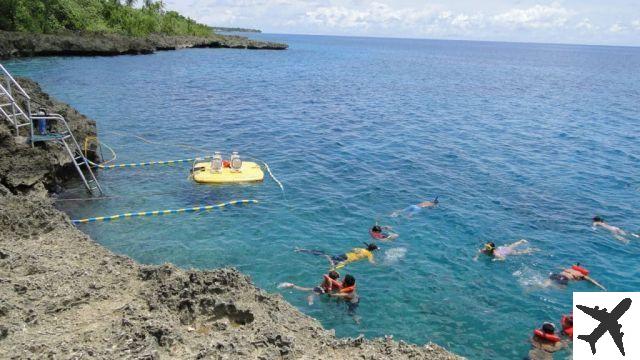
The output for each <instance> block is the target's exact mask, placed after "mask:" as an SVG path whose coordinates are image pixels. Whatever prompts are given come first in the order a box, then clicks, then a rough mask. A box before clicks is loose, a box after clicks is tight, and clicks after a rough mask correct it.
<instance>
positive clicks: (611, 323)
mask: <svg viewBox="0 0 640 360" xmlns="http://www.w3.org/2000/svg"><path fill="white" fill-rule="evenodd" d="M576 307H577V308H578V309H580V310H582V312H584V313H585V314H587V315H589V316H591V317H592V318H594V319H596V320H598V321H600V325H598V327H596V328H595V329H594V330H593V332H592V333H591V334H589V335H579V336H578V339H580V340H584V341H586V342H588V343H589V345H591V353H592V354H593V355H595V353H596V343H597V342H598V340H600V338H601V337H602V335H604V333H606V332H607V331H608V332H609V334H611V337H612V338H613V341H614V342H615V343H616V346H617V347H618V350H620V353H621V354H622V356H624V345H623V344H622V337H623V336H624V333H623V332H620V329H622V325H620V323H618V319H620V317H621V316H622V315H624V313H625V312H627V310H629V308H630V307H631V299H630V298H625V299H623V300H622V301H620V303H619V304H618V305H616V307H615V308H614V309H613V310H612V311H611V312H610V313H609V312H607V309H601V310H600V309H599V308H598V306H596V307H595V308H590V307H587V306H584V305H576Z"/></svg>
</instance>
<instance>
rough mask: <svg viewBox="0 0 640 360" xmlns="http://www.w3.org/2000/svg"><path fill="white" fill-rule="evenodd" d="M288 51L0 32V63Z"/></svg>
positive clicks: (230, 38) (209, 40) (204, 40)
mask: <svg viewBox="0 0 640 360" xmlns="http://www.w3.org/2000/svg"><path fill="white" fill-rule="evenodd" d="M288 47H289V46H288V45H287V44H284V43H276V42H271V41H259V40H252V39H249V38H246V37H244V36H236V35H218V34H214V35H211V36H207V37H199V36H168V35H159V34H154V35H149V36H145V37H131V36H124V35H116V34H95V33H64V34H37V33H24V32H12V31H0V59H9V58H18V57H30V56H55V55H61V56H114V55H142V54H152V53H154V52H156V51H163V50H177V49H184V48H229V49H249V50H286V49H287V48H288Z"/></svg>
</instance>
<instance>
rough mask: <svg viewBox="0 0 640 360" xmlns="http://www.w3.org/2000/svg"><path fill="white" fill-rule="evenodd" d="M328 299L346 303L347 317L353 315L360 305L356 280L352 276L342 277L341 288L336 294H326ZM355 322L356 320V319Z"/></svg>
mask: <svg viewBox="0 0 640 360" xmlns="http://www.w3.org/2000/svg"><path fill="white" fill-rule="evenodd" d="M327 295H328V296H329V297H335V298H338V299H342V300H344V301H345V302H346V303H347V312H348V313H349V315H355V311H356V309H357V308H358V305H359V304H360V297H359V296H358V293H357V292H356V278H354V277H353V276H352V275H350V274H347V275H346V276H345V277H344V282H343V283H342V288H341V289H340V290H338V291H337V292H332V293H328V294H327ZM356 322H358V320H357V319H356Z"/></svg>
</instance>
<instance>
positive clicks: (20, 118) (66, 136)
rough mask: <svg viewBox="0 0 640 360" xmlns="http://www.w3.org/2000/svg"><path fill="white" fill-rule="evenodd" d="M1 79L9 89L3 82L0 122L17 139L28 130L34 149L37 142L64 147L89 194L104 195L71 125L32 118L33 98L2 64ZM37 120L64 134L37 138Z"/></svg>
mask: <svg viewBox="0 0 640 360" xmlns="http://www.w3.org/2000/svg"><path fill="white" fill-rule="evenodd" d="M2 76H4V77H5V78H6V86H3V85H2V84H1V82H0V118H5V119H7V120H8V121H9V122H10V123H11V125H13V127H14V129H15V131H16V136H19V135H20V128H22V127H25V126H28V127H29V140H30V141H31V146H34V144H35V143H36V142H43V141H51V142H55V143H59V144H62V146H63V147H64V148H65V150H66V151H67V154H69V156H70V157H71V161H72V162H73V165H74V167H75V168H76V171H77V172H78V175H80V178H81V179H82V182H83V183H84V186H85V187H86V188H87V190H88V191H89V193H91V194H92V195H102V194H103V191H102V187H101V186H100V183H98V179H96V176H95V174H94V173H93V170H92V169H91V165H90V164H89V160H88V159H87V158H86V157H85V156H84V153H83V152H82V148H81V147H80V145H79V144H78V141H77V140H76V138H75V136H73V132H71V129H70V128H69V124H68V123H67V121H66V120H65V119H64V117H63V116H62V115H59V114H48V115H34V114H32V113H31V98H30V97H29V95H28V94H27V92H26V91H24V89H23V88H22V86H20V84H18V82H17V81H16V80H15V79H14V78H13V76H11V74H10V73H9V72H8V71H7V69H5V67H4V66H2V64H0V77H2ZM12 89H15V90H16V92H17V94H16V92H13V91H12ZM16 95H18V96H22V97H23V98H24V103H25V104H26V107H27V112H25V111H24V110H22V107H21V106H20V105H19V104H18V102H17V101H16V98H15V96H16ZM38 120H40V121H47V122H50V121H55V122H57V123H58V124H62V125H63V130H62V131H61V132H55V133H46V134H38V135H36V134H34V132H33V121H38ZM83 170H84V171H83ZM85 171H86V175H85Z"/></svg>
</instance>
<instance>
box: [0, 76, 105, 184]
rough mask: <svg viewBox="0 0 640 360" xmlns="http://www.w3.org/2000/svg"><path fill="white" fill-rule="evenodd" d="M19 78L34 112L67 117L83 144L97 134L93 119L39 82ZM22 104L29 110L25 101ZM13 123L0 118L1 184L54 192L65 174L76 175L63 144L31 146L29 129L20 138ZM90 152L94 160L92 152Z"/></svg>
mask: <svg viewBox="0 0 640 360" xmlns="http://www.w3.org/2000/svg"><path fill="white" fill-rule="evenodd" d="M17 81H18V83H19V84H20V85H21V86H22V87H23V88H24V89H25V91H26V92H27V93H28V94H29V95H30V97H31V106H32V111H33V112H37V111H38V109H40V108H42V109H45V110H46V111H47V113H57V114H60V115H62V116H64V117H65V119H66V121H67V123H68V124H69V127H70V128H71V131H72V132H73V134H74V135H75V136H76V139H77V140H78V143H80V144H84V140H85V138H86V137H88V136H96V123H95V122H94V121H93V120H90V119H88V118H87V117H86V116H84V115H82V114H80V113H79V112H78V111H76V110H75V109H73V108H72V107H71V106H69V105H68V104H65V103H62V102H59V101H56V100H54V99H52V98H50V97H49V95H47V94H45V93H44V92H42V89H41V88H40V86H39V85H38V83H36V82H34V81H32V80H29V79H26V78H17ZM18 101H20V99H18ZM21 105H22V108H23V109H26V106H24V103H22V104H21ZM25 111H26V110H25ZM10 125H11V124H10V123H9V122H8V121H7V120H6V119H2V118H0V184H2V185H4V186H5V187H6V188H8V189H9V190H11V191H13V192H17V193H27V192H32V191H37V192H40V193H41V194H42V193H43V191H44V194H45V195H46V191H45V189H46V190H49V191H54V190H55V189H56V187H57V186H59V185H60V184H61V183H62V181H63V180H64V179H65V178H66V177H68V176H73V175H75V174H76V172H75V168H73V164H72V162H71V158H70V157H69V155H68V154H67V153H66V151H65V150H64V148H63V147H62V146H61V145H59V144H55V143H38V144H36V146H35V147H33V148H32V147H31V144H30V143H28V139H27V135H28V134H27V131H26V129H25V128H22V129H21V130H20V135H21V137H16V133H15V129H13V128H12V127H10ZM88 155H89V157H90V158H91V159H92V160H95V156H94V154H93V153H89V154H88Z"/></svg>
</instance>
